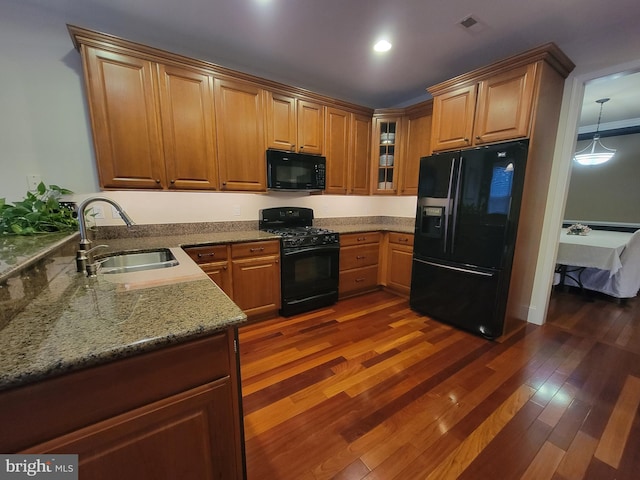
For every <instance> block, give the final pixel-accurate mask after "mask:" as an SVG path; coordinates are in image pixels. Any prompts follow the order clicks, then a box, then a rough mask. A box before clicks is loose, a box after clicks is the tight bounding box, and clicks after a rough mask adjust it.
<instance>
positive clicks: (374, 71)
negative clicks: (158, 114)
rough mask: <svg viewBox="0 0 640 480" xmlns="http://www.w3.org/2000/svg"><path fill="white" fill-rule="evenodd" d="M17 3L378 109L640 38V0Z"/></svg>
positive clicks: (638, 113) (580, 58) (639, 104)
mask: <svg viewBox="0 0 640 480" xmlns="http://www.w3.org/2000/svg"><path fill="white" fill-rule="evenodd" d="M2 1H7V0H2ZM20 1H21V3H22V4H25V3H26V4H31V5H34V6H36V7H37V8H38V9H39V10H41V11H43V12H44V11H45V10H49V11H51V12H53V13H56V14H59V15H61V16H62V18H63V19H64V21H65V22H66V23H72V24H76V25H79V26H82V27H87V28H91V29H95V30H99V31H103V32H105V33H111V34H114V35H117V36H120V37H123V38H126V39H129V40H133V41H137V42H141V43H145V44H148V45H152V46H155V47H158V48H163V49H166V50H170V51H173V52H177V53H182V54H184V55H188V56H193V57H196V58H200V59H203V60H208V61H211V62H214V63H218V64H220V65H224V66H227V67H230V68H233V69H237V70H241V71H245V72H247V73H251V74H254V75H258V76H261V77H265V78H268V79H272V80H275V81H280V82H283V83H286V84H289V85H294V86H298V87H302V88H307V89H309V90H313V91H316V92H318V93H322V94H326V95H329V96H332V97H335V98H339V99H342V100H346V101H351V102H353V103H357V104H360V105H365V106H370V107H374V108H383V107H392V106H403V105H407V104H410V103H413V102H415V101H417V100H422V99H426V98H428V95H427V94H426V92H425V89H426V87H428V86H431V85H434V84H436V83H439V82H441V81H444V80H447V79H449V78H452V77H454V76H456V75H459V74H462V73H464V72H467V71H469V70H472V69H474V68H477V67H481V66H484V65H487V64H489V63H492V62H494V61H497V60H500V59H502V58H505V57H508V56H511V55H514V54H517V53H520V52H522V51H524V50H527V49H529V48H533V47H536V46H538V45H541V44H544V43H548V42H551V41H553V42H555V43H556V44H558V46H559V47H560V48H561V49H562V50H563V51H564V52H565V53H566V54H567V55H568V56H569V57H570V58H571V59H572V60H573V61H574V62H576V64H580V63H583V64H589V63H590V61H591V60H593V59H592V58H590V57H591V55H592V54H593V51H597V50H598V46H599V44H600V39H607V40H609V41H611V38H612V37H613V38H624V39H625V42H624V43H625V44H626V46H627V47H628V46H629V45H628V42H631V43H632V44H633V43H635V44H636V45H638V47H640V34H639V33H638V31H639V30H640V29H638V27H637V21H638V19H640V1H638V0H614V1H613V2H607V3H605V2H602V1H601V0H533V1H532V0H20ZM469 15H473V16H474V18H476V20H477V21H478V22H479V23H478V24H477V25H476V26H475V27H474V28H472V29H470V30H465V29H464V28H463V27H461V26H460V25H459V22H460V21H461V20H462V19H464V18H466V17H468V16H469ZM622 34H624V37H622V36H621V35H622ZM380 37H386V38H387V39H389V40H390V41H391V42H392V43H393V48H392V49H391V51H390V52H388V53H387V54H385V55H380V54H375V53H374V52H373V51H372V48H371V47H372V45H373V43H374V41H376V40H377V39H379V38H380ZM631 46H632V45H631ZM610 50H611V49H610ZM637 85H638V84H637V82H636V83H635V88H636V90H635V91H636V92H639V91H640V90H638V89H637ZM603 88H604V86H603ZM625 91H626V90H624V89H623V90H621V91H616V92H613V91H611V92H610V91H607V90H606V89H604V90H603V93H598V94H597V95H596V97H597V98H600V97H599V96H608V97H611V102H609V103H608V104H607V105H606V106H605V114H603V117H604V118H603V121H610V120H612V119H613V117H615V116H616V115H617V114H614V110H615V109H616V105H625V106H626V107H627V109H626V110H630V109H631V106H632V104H633V108H635V109H636V110H635V113H634V112H632V113H625V114H624V115H633V116H634V117H640V94H638V95H636V97H637V99H636V100H635V102H631V101H630V100H629V99H628V98H625V99H624V100H623V99H619V98H617V95H621V94H622V93H624V92H625ZM587 103H588V102H587ZM594 105H595V104H594ZM596 107H597V105H596ZM605 115H607V116H610V117H611V118H608V119H607V117H605ZM590 118H591V116H590V115H589V117H588V118H587V119H586V120H585V122H586V123H589V122H591V120H590ZM596 120H597V113H596V117H595V119H593V121H592V123H595V121H596Z"/></svg>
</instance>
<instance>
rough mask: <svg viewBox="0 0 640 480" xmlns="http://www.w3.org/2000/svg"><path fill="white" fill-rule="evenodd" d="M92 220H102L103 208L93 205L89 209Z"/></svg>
mask: <svg viewBox="0 0 640 480" xmlns="http://www.w3.org/2000/svg"><path fill="white" fill-rule="evenodd" d="M91 212H92V213H93V218H104V207H103V206H102V205H93V206H92V207H91Z"/></svg>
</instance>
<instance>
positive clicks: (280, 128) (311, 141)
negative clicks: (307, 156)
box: [266, 91, 324, 155]
mask: <svg viewBox="0 0 640 480" xmlns="http://www.w3.org/2000/svg"><path fill="white" fill-rule="evenodd" d="M266 104H267V105H266V112H267V115H266V119H267V122H266V123H267V147H268V148H276V149H278V150H290V151H293V152H302V153H311V154H318V155H321V154H322V153H323V152H324V150H323V141H324V138H323V136H324V107H323V106H322V105H321V104H320V103H316V102H311V101H308V100H303V99H299V98H297V97H295V96H293V95H287V94H285V93H278V92H271V91H267V92H266Z"/></svg>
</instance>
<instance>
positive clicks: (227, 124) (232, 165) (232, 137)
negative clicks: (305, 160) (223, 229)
mask: <svg viewBox="0 0 640 480" xmlns="http://www.w3.org/2000/svg"><path fill="white" fill-rule="evenodd" d="M214 99H215V110H216V139H217V142H218V167H219V172H220V188H221V189H222V190H253V191H263V190H266V160H265V149H264V145H265V140H264V138H265V137H264V90H263V89H261V88H260V87H259V86H257V85H255V84H253V83H250V82H244V81H241V80H231V79H219V78H216V79H215V80H214Z"/></svg>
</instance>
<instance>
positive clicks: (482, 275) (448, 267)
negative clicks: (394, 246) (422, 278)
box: [413, 258, 495, 277]
mask: <svg viewBox="0 0 640 480" xmlns="http://www.w3.org/2000/svg"><path fill="white" fill-rule="evenodd" d="M413 260H414V261H416V262H420V263H424V264H425V265H431V266H432V267H438V268H445V269H447V270H455V271H456V272H463V273H470V274H472V275H479V276H481V277H493V276H494V275H495V273H488V272H479V271H477V270H469V269H468V268H462V267H454V266H452V265H443V264H442V263H435V262H428V261H426V260H420V259H419V258H414V259H413Z"/></svg>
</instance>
